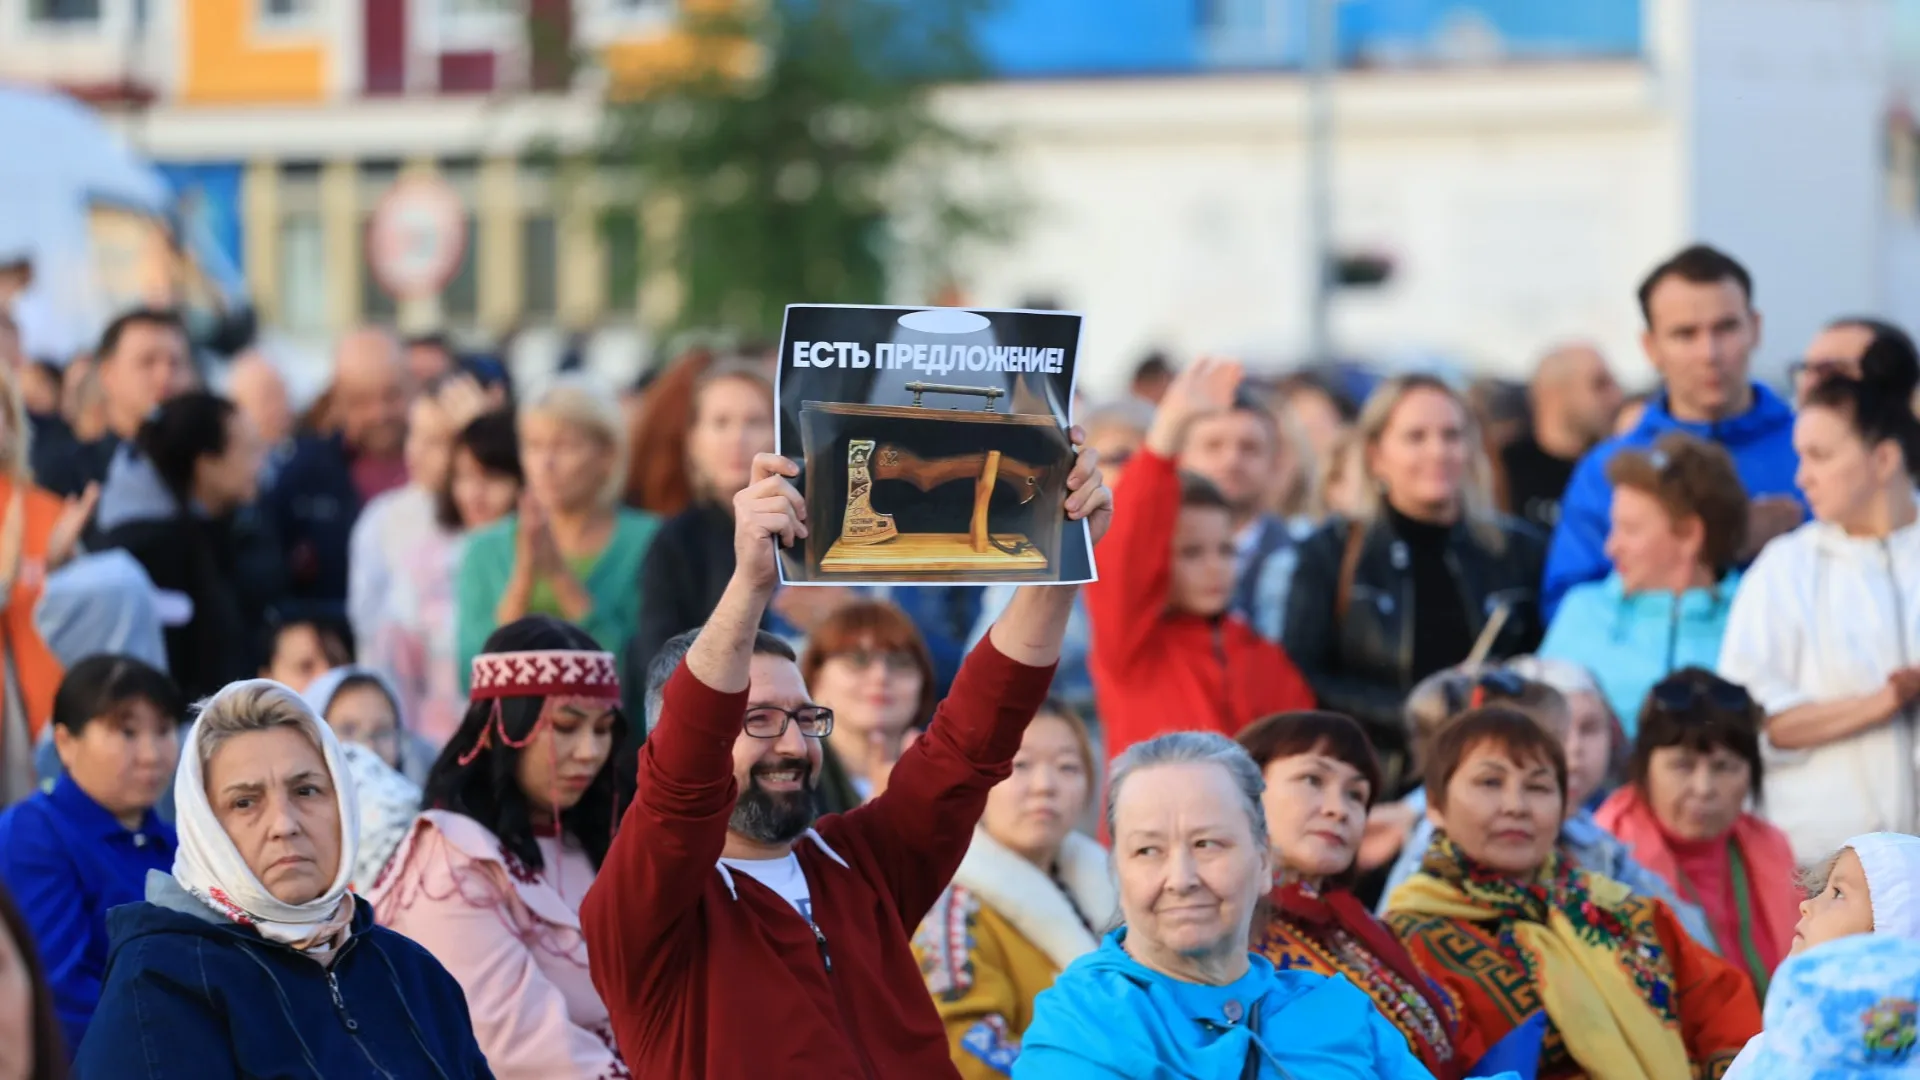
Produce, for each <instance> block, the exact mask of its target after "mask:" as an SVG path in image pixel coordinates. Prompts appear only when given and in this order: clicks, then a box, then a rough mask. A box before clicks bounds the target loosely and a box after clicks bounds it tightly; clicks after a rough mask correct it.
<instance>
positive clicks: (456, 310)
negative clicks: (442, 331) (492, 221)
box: [440, 214, 480, 323]
mask: <svg viewBox="0 0 1920 1080" xmlns="http://www.w3.org/2000/svg"><path fill="white" fill-rule="evenodd" d="M479 246H480V226H479V222H478V221H477V220H476V219H475V218H474V216H473V215H472V214H468V215H467V243H466V248H465V250H463V251H462V252H461V253H460V269H459V270H458V271H456V272H455V273H454V275H453V280H452V281H449V282H447V287H446V288H445V289H443V290H441V292H440V312H441V314H442V315H444V316H446V318H447V319H448V320H449V321H458V322H463V323H470V322H472V321H473V320H475V319H477V318H479V317H480V278H479V274H478V271H477V270H476V268H475V259H474V249H475V248H477V247H479Z"/></svg>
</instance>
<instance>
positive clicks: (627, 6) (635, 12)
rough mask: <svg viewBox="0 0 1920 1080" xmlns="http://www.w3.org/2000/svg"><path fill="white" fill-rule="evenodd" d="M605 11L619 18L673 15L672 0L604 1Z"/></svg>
mask: <svg viewBox="0 0 1920 1080" xmlns="http://www.w3.org/2000/svg"><path fill="white" fill-rule="evenodd" d="M606 5H607V10H608V11H609V12H611V13H612V14H614V15H619V16H623V17H626V16H636V17H637V16H645V17H648V18H651V17H653V16H656V15H669V14H672V13H673V5H674V0H606Z"/></svg>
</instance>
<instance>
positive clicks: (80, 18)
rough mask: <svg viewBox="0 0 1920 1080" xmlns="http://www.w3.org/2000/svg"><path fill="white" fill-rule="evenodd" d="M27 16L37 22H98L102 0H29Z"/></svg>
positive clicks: (64, 23) (67, 23) (65, 23)
mask: <svg viewBox="0 0 1920 1080" xmlns="http://www.w3.org/2000/svg"><path fill="white" fill-rule="evenodd" d="M27 17H28V18H29V19H32V20H33V21H34V22H37V23H56V24H63V25H70V24H73V23H97V22H99V21H100V0H27Z"/></svg>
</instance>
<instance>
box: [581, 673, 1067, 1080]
mask: <svg viewBox="0 0 1920 1080" xmlns="http://www.w3.org/2000/svg"><path fill="white" fill-rule="evenodd" d="M1052 679H1053V669H1052V668H1033V667H1027V666H1025V665H1023V664H1019V663H1016V662H1014V661H1012V660H1010V659H1008V658H1007V657H1005V656H1003V655H1002V654H1001V653H1000V652H999V651H998V650H997V649H995V648H994V647H993V644H992V642H991V641H983V642H981V643H980V645H979V646H978V647H976V648H975V649H974V650H973V652H972V654H971V655H969V656H968V657H967V660H966V662H965V664H963V665H962V666H961V669H960V674H959V676H958V677H957V678H956V679H955V680H954V683H953V692H952V693H951V694H950V695H948V697H947V699H946V701H944V702H942V703H941V705H940V708H939V710H938V711H937V712H936V713H935V715H934V720H933V724H932V726H931V727H929V728H928V729H927V733H926V735H925V736H923V737H922V738H921V739H920V740H919V741H917V742H915V743H914V745H913V746H912V747H911V748H910V749H908V751H907V752H906V753H905V754H904V755H902V757H901V758H900V761H899V763H898V764H897V765H895V766H894V769H893V773H892V775H891V776H890V777H889V782H888V784H887V789H886V792H885V793H884V794H882V795H881V796H879V797H878V798H876V799H874V800H873V801H872V802H870V803H868V804H866V805H865V806H862V807H860V808H859V809H856V810H854V811H852V812H851V813H847V814H832V815H828V816H827V817H825V818H822V819H821V820H820V822H819V824H818V826H817V829H816V831H814V832H812V833H809V834H808V835H807V836H805V837H802V838H801V839H800V840H799V841H798V842H796V844H795V845H794V853H795V854H796V855H797V856H799V860H800V866H801V870H802V872H803V873H804V874H805V875H806V879H807V885H808V891H809V894H810V897H811V900H812V908H813V920H814V922H815V924H817V925H818V926H819V928H820V932H821V936H822V937H824V939H825V940H824V942H822V941H819V940H816V938H815V936H814V932H813V930H812V929H811V928H810V927H809V926H808V925H807V921H806V920H805V919H804V918H802V917H801V916H800V915H799V914H798V913H797V912H796V911H795V910H794V909H793V907H792V906H791V905H789V904H788V903H787V901H786V900H784V899H782V898H781V897H780V896H779V895H778V894H777V893H775V892H774V891H773V890H771V889H769V888H767V887H766V886H764V885H762V884H761V883H760V882H758V881H756V880H754V879H753V878H751V877H749V876H748V875H746V874H731V875H728V874H723V873H722V872H721V870H720V868H719V865H718V863H719V859H720V853H721V849H722V847H723V846H724V845H725V843H726V838H727V821H728V818H729V817H730V816H731V814H732V812H733V804H734V796H735V787H734V780H733V752H732V748H733V742H734V738H735V737H736V736H738V735H739V734H740V729H741V724H742V723H743V721H744V719H745V712H746V703H747V695H746V693H745V692H742V693H738V694H723V693H720V692H718V691H716V690H713V689H711V688H709V687H707V686H705V685H704V684H702V683H701V682H700V681H699V680H698V679H696V678H695V677H694V676H693V674H692V673H691V672H689V671H688V670H687V668H686V665H685V664H684V663H682V665H681V666H680V669H679V670H678V671H676V672H674V674H673V678H672V680H671V681H670V682H668V684H667V687H666V696H665V704H664V707H663V710H662V715H661V719H660V723H659V726H658V727H657V728H656V729H655V730H654V732H653V734H652V736H651V737H650V738H648V740H647V743H646V747H645V749H644V750H643V751H642V752H641V755H640V787H639V793H638V795H637V796H636V797H635V799H634V802H633V805H632V807H631V808H630V809H629V810H628V811H627V815H626V819H625V820H624V821H623V822H622V823H621V828H620V832H619V835H618V836H617V837H615V839H614V842H613V847H612V849H611V850H609V851H608V852H607V857H606V861H605V863H604V864H603V865H602V866H601V867H600V875H599V877H597V878H596V879H595V880H594V884H593V887H592V889H591V891H589V892H588V893H587V898H586V902H585V904H584V905H582V907H581V911H580V924H581V927H582V929H583V930H584V931H585V933H586V937H587V953H588V957H589V960H590V963H591V970H592V972H593V982H594V986H595V987H596V988H597V989H598V990H599V992H600V997H601V1000H603V1001H604V1002H605V1003H606V1005H607V1009H608V1011H609V1013H611V1015H612V1020H613V1028H614V1032H615V1035H616V1036H617V1037H618V1039H619V1043H620V1050H621V1052H622V1054H623V1055H624V1056H625V1058H626V1061H627V1065H628V1067H630V1068H631V1069H632V1070H633V1073H634V1075H635V1076H636V1077H655V1078H658V1080H687V1078H691V1077H701V1078H704V1080H773V1078H775V1077H806V1078H808V1080H890V1078H892V1077H915V1078H921V1077H935V1078H938V1077H958V1075H959V1074H958V1073H957V1072H956V1071H955V1070H954V1065H953V1060H952V1058H951V1057H949V1056H948V1049H947V1035H946V1029H945V1028H944V1027H943V1026H942V1025H941V1022H940V1016H939V1014H938V1013H937V1012H935V1011H934V1007H933V999H932V997H931V996H929V995H928V993H927V988H926V984H925V983H924V982H922V981H921V976H920V965H919V963H918V962H917V961H916V960H915V959H914V955H913V950H912V949H911V948H910V947H909V945H908V940H909V936H910V934H911V933H912V931H913V929H914V927H916V926H918V925H919V923H920V920H921V918H922V917H923V916H925V915H926V913H927V910H928V909H929V908H930V907H932V905H933V902H934V900H935V899H937V898H938V897H939V895H940V892H941V890H942V889H944V888H945V887H946V885H947V882H948V881H949V880H950V879H951V878H952V877H953V874H954V871H955V870H956V869H957V868H958V867H959V865H960V860H961V858H962V856H964V855H965V854H966V851H967V845H968V844H969V842H970V841H971V840H972V838H973V827H974V823H975V822H977V821H979V820H980V815H981V812H982V811H983V810H985V808H986V803H987V790H988V789H989V788H991V787H993V785H994V784H996V783H998V782H1000V781H1001V780H1002V779H1004V778H1005V777H1007V776H1008V775H1009V774H1010V773H1011V772H1012V762H1013V755H1014V753H1015V752H1016V751H1017V750H1019V748H1020V739H1021V735H1022V734H1023V733H1024V731H1025V730H1026V727H1027V724H1028V722H1029V721H1031V720H1032V719H1033V714H1034V713H1035V711H1037V710H1038V708H1039V706H1040V704H1041V702H1042V701H1043V700H1045V697H1046V693H1047V687H1048V685H1049V684H1050V683H1051V682H1052ZM829 958H830V960H831V963H830V964H829Z"/></svg>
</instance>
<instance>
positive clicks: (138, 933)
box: [74, 872, 493, 1080]
mask: <svg viewBox="0 0 1920 1080" xmlns="http://www.w3.org/2000/svg"><path fill="white" fill-rule="evenodd" d="M356 903H357V905H358V910H357V911H355V913H354V918H353V929H352V933H351V936H350V937H349V938H348V940H347V943H346V944H345V945H343V946H341V949H340V952H339V955H337V956H336V957H335V958H334V961H333V964H332V966H331V967H322V966H321V965H320V964H319V963H318V962H317V961H315V960H313V959H312V958H310V957H308V956H305V955H302V954H301V953H299V952H297V951H295V950H294V949H292V948H290V947H288V946H285V945H280V944H277V943H275V942H270V941H267V940H265V939H263V938H261V937H260V936H259V935H258V934H256V933H254V932H253V931H252V930H250V929H248V928H246V927H243V926H240V925H238V924H236V923H233V922H230V921H228V920H227V919H226V918H224V917H223V916H221V915H219V914H216V913H215V912H214V911H213V909H211V908H209V907H207V906H206V905H204V904H202V903H201V902H200V901H198V900H196V899H194V898H193V897H192V896H191V895H189V894H188V893H187V892H186V890H184V889H182V888H181V887H180V885H179V883H178V882H176V881H175V880H174V879H173V878H172V877H171V876H170V875H166V874H161V873H158V872H155V873H153V874H150V875H149V876H148V878H147V900H146V902H145V903H138V904H127V905H124V906H122V907H117V908H114V909H113V910H112V911H111V912H109V913H108V915H107V930H108V933H109V934H110V935H111V937H112V942H113V944H112V953H111V955H110V957H109V959H108V966H107V981H106V987H105V989H104V991H103V992H102V993H101V995H100V1008H99V1009H98V1010H97V1011H96V1012H95V1013H94V1014H93V1022H92V1024H90V1025H89V1026H88V1028H87V1037H86V1039H85V1040H84V1041H83V1042H82V1043H81V1044H80V1054H79V1057H78V1059H77V1060H76V1061H75V1062H74V1080H176V1078H178V1080H226V1078H239V1077H273V1078H275V1080H321V1078H326V1080H333V1078H334V1077H356V1078H359V1077H371V1078H387V1077H391V1078H395V1080H477V1078H481V1077H486V1078H491V1077H492V1075H493V1073H492V1071H491V1070H490V1069H488V1067H487V1060H486V1057H485V1055H483V1054H481V1052H480V1045H479V1043H477V1042H475V1041H474V1037H473V1022H472V1020H471V1019H470V1018H469V1016H468V1013H467V1000H466V996H465V995H464V994H462V993H461V992H460V984H459V983H457V982H455V981H454V980H453V976H451V975H449V974H447V970H446V969H445V968H443V967H441V966H440V962H439V961H438V960H435V959H434V958H433V957H432V956H431V955H430V954H428V952H427V951H426V950H425V949H422V948H421V947H420V946H418V945H416V944H414V943H413V942H412V941H410V940H408V939H407V938H404V937H402V936H400V935H399V934H396V933H394V932H393V931H391V930H388V929H386V928H385V927H381V926H375V925H374V922H373V909H372V908H371V907H370V906H368V905H367V904H366V903H365V902H364V901H356Z"/></svg>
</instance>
